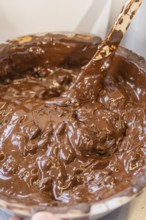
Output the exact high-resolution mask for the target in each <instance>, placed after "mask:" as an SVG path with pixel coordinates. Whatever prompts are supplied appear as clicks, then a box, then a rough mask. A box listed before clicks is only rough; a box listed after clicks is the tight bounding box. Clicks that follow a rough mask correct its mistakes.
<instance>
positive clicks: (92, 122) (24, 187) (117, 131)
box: [0, 34, 146, 206]
mask: <svg viewBox="0 0 146 220" xmlns="http://www.w3.org/2000/svg"><path fill="white" fill-rule="evenodd" d="M100 42H101V41H100V39H99V38H97V37H92V38H90V37H86V38H85V37H83V36H81V35H75V36H70V35H66V36H65V35H53V34H46V35H43V36H27V37H24V38H19V39H17V40H15V41H10V42H8V43H7V44H3V45H1V46H0V82H1V83H0V190H1V197H3V198H8V199H11V200H13V201H17V202H21V203H25V204H45V205H49V206H57V205H59V206H60V205H71V204H75V203H81V202H94V201H97V200H101V199H104V198H107V197H109V196H111V195H114V194H115V193H117V192H120V191H122V190H124V189H125V188H127V187H128V186H129V185H130V184H131V181H132V177H133V176H136V175H138V174H139V173H140V172H142V171H143V168H144V166H145V165H146V160H145V156H146V89H145V82H146V75H145V71H146V68H143V69H142V66H144V65H143V64H142V63H144V62H145V61H143V60H142V59H141V58H139V57H138V56H136V55H134V54H131V53H130V52H129V51H127V50H125V49H122V48H121V49H119V51H118V52H117V54H116V55H115V57H114V58H113V61H112V64H111V65H110V67H109V68H108V69H107V68H106V66H109V65H108V62H109V61H105V63H104V65H105V68H103V71H102V73H101V72H99V70H98V69H97V68H94V65H93V68H92V69H91V71H89V72H88V73H87V74H86V75H83V74H82V73H83V72H82V71H81V69H82V67H83V66H84V65H85V64H87V63H88V62H89V60H90V59H91V58H92V56H93V55H94V53H95V51H96V50H97V46H98V45H99V44H100ZM130 57H131V58H130ZM132 59H133V61H132ZM140 60H141V66H139V65H138V64H137V63H140Z"/></svg>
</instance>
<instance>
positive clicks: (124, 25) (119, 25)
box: [91, 0, 143, 62]
mask: <svg viewBox="0 0 146 220" xmlns="http://www.w3.org/2000/svg"><path fill="white" fill-rule="evenodd" d="M142 1H143V0H127V2H126V3H125V5H124V7H123V9H122V11H121V13H120V15H119V16H118V18H117V20H116V22H115V23H114V25H113V27H112V29H111V31H110V33H109V34H108V36H107V38H106V39H105V40H104V41H103V42H102V44H101V46H100V48H99V49H98V50H97V52H96V53H95V55H94V57H93V59H92V60H91V61H93V62H94V61H98V60H101V59H104V58H105V57H108V56H109V55H110V54H112V53H113V52H114V51H115V50H116V49H117V47H118V45H119V43H120V42H121V40H122V38H123V36H124V34H125V33H126V31H127V29H128V27H129V25H130V23H131V21H132V18H133V17H134V15H135V14H136V12H137V11H138V9H139V7H140V5H141V4H142Z"/></svg>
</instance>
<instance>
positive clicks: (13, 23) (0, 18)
mask: <svg viewBox="0 0 146 220" xmlns="http://www.w3.org/2000/svg"><path fill="white" fill-rule="evenodd" d="M124 2H125V0H25V1H20V0H11V1H10V0H0V42H4V41H5V40H7V39H12V38H15V37H17V36H21V35H25V34H30V33H38V32H49V31H71V32H83V33H92V34H97V35H100V36H101V37H102V38H104V37H105V35H106V32H107V30H108V29H109V28H110V26H111V25H112V24H113V22H114V20H115V19H116V17H117V14H118V13H119V11H120V10H121V7H122V5H123V4H124ZM145 9H146V0H145V1H144V4H143V6H142V8H141V9H140V11H139V12H138V14H137V15H136V18H135V19H134V21H133V24H132V26H131V27H130V29H129V31H128V33H127V34H126V36H125V38H124V40H123V42H122V44H123V45H125V46H126V47H128V48H130V49H132V50H134V51H136V52H137V53H139V54H141V55H143V56H145V57H146V28H145V20H146V13H145Z"/></svg>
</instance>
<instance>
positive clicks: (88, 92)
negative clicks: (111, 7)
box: [63, 0, 143, 106]
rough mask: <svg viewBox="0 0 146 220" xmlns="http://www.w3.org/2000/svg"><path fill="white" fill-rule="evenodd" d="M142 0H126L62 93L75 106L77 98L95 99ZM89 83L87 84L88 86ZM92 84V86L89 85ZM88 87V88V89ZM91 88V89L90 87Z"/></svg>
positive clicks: (84, 99)
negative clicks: (99, 41)
mask: <svg viewBox="0 0 146 220" xmlns="http://www.w3.org/2000/svg"><path fill="white" fill-rule="evenodd" d="M142 1H143V0H127V1H126V3H125V5H124V7H123V9H122V11H121V13H120V15H119V16H118V18H117V20H116V22H115V23H114V25H113V27H112V29H111V31H110V33H109V34H108V36H107V37H106V39H105V40H104V41H103V42H102V44H101V45H100V47H99V48H98V49H97V52H96V53H95V55H94V56H93V58H92V59H91V60H90V62H89V63H88V64H87V65H86V66H84V67H83V68H82V71H81V73H80V74H79V76H78V77H77V79H76V81H75V82H74V83H73V84H72V85H71V86H70V88H69V90H68V91H67V92H65V93H64V94H63V96H64V97H66V98H69V100H70V102H71V103H72V104H74V105H75V106H78V105H79V100H83V101H85V102H86V101H88V100H89V99H90V100H95V99H96V97H97V96H98V93H99V91H100V90H101V87H102V81H103V77H104V73H105V72H106V70H107V69H108V67H109V66H110V64H111V61H112V57H113V55H114V54H115V51H116V49H117V47H118V46H119V43H120V42H121V40H122V38H123V36H124V34H125V32H126V31H127V29H128V27H129V25H130V23H131V21H132V18H133V17H134V15H135V13H136V12H137V10H138V9H139V7H140V5H141V4H142ZM88 85H89V86H88ZM91 85H92V86H91ZM89 88H90V89H89ZM91 88H92V89H91Z"/></svg>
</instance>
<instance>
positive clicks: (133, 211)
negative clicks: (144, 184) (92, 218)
mask: <svg viewBox="0 0 146 220" xmlns="http://www.w3.org/2000/svg"><path fill="white" fill-rule="evenodd" d="M99 220H146V191H145V192H144V193H142V194H141V195H140V196H138V197H137V198H136V199H134V200H133V201H132V202H131V203H129V204H127V205H125V206H123V207H121V208H119V209H117V210H115V211H114V212H112V213H110V214H109V215H107V216H105V217H103V218H100V219H99Z"/></svg>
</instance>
